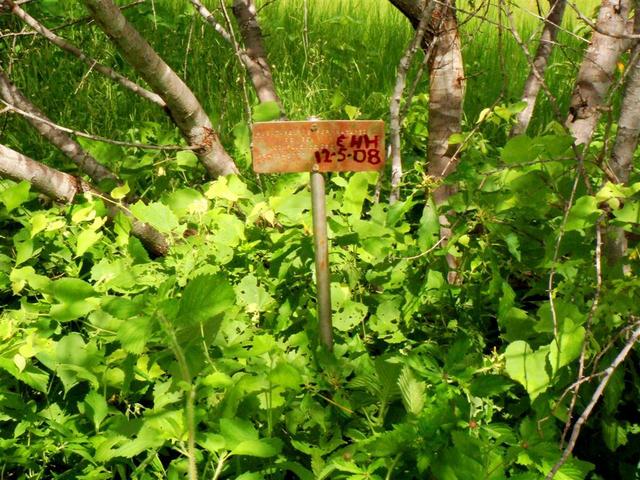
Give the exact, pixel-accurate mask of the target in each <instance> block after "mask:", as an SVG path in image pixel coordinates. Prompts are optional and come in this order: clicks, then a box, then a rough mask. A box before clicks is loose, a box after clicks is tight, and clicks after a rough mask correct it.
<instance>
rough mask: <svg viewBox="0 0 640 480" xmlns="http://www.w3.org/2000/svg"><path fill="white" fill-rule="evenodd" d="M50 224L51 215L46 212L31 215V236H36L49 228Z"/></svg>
mask: <svg viewBox="0 0 640 480" xmlns="http://www.w3.org/2000/svg"><path fill="white" fill-rule="evenodd" d="M48 224H49V217H47V216H46V215H45V214H44V213H36V214H35V215H34V216H33V217H31V238H33V237H35V236H36V235H37V234H38V233H40V232H42V231H43V230H44V229H46V228H47V225H48Z"/></svg>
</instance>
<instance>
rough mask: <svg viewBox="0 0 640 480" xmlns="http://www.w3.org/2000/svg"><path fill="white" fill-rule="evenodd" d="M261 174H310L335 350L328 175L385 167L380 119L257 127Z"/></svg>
mask: <svg viewBox="0 0 640 480" xmlns="http://www.w3.org/2000/svg"><path fill="white" fill-rule="evenodd" d="M252 137H253V142H252V145H251V152H252V156H253V169H254V171H255V172H256V173H290V172H309V173H310V174H311V207H312V215H313V236H314V246H315V261H316V287H317V300H316V301H317V305H318V321H319V332H320V342H321V343H322V345H324V346H325V347H326V348H327V349H328V350H332V349H333V330H332V326H331V289H330V287H331V279H330V272H329V244H328V236H327V212H326V198H325V179H324V174H323V172H363V171H371V170H374V171H377V170H380V169H382V167H383V166H384V154H385V148H384V123H383V122H382V121H380V120H374V121H369V120H362V121H358V120H356V121H349V120H335V121H333V120H310V121H307V122H260V123H254V124H253V128H252Z"/></svg>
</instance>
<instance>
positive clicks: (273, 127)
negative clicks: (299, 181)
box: [251, 120, 385, 173]
mask: <svg viewBox="0 0 640 480" xmlns="http://www.w3.org/2000/svg"><path fill="white" fill-rule="evenodd" d="M252 133H253V143H252V146H251V151H252V154H253V169H254V170H255V171H256V172H257V173H287V172H311V171H315V172H362V171H367V170H380V169H381V168H382V167H383V166H384V157H385V155H384V154H385V148H384V122H383V121H381V120H373V121H369V120H362V121H360V120H355V121H350V120H317V121H307V122H260V123H254V124H253V128H252Z"/></svg>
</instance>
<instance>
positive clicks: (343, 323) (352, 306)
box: [333, 300, 367, 332]
mask: <svg viewBox="0 0 640 480" xmlns="http://www.w3.org/2000/svg"><path fill="white" fill-rule="evenodd" d="M366 315H367V307H366V306H365V305H363V304H361V303H358V302H354V301H351V300H347V301H346V302H345V303H344V304H343V305H342V307H340V308H339V309H338V311H337V312H335V313H334V314H333V326H334V328H336V329H338V330H340V331H342V332H348V331H349V330H351V329H352V328H353V327H355V326H356V325H358V324H359V323H360V322H361V321H362V320H364V317H365V316H366Z"/></svg>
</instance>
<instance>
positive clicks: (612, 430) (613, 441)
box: [602, 420, 629, 452]
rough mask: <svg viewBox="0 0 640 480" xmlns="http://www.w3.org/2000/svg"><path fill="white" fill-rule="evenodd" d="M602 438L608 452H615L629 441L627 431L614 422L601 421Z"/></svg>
mask: <svg viewBox="0 0 640 480" xmlns="http://www.w3.org/2000/svg"><path fill="white" fill-rule="evenodd" d="M602 438H603V440H604V444H605V445H606V446H607V448H608V449H609V450H611V451H612V452H615V451H616V450H617V449H618V447H621V446H622V445H626V444H627V442H628V441H629V438H628V437H627V431H626V430H625V429H624V428H623V427H622V425H620V424H619V423H618V422H616V421H615V420H603V421H602Z"/></svg>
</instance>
